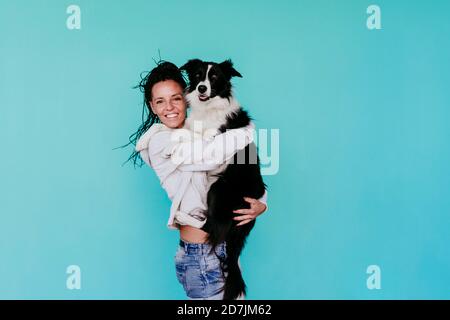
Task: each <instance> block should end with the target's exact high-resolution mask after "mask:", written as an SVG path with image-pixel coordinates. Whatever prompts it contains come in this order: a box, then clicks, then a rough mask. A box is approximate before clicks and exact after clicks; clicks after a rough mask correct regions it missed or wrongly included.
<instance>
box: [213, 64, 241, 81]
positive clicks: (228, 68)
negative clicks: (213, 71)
mask: <svg viewBox="0 0 450 320" xmlns="http://www.w3.org/2000/svg"><path fill="white" fill-rule="evenodd" d="M219 67H220V69H221V70H222V71H223V73H224V74H225V75H226V76H227V77H229V78H230V79H231V78H232V77H239V78H242V75H241V74H240V73H239V72H238V71H237V70H236V69H235V68H233V62H232V61H231V59H228V60H225V61H224V62H221V63H219Z"/></svg>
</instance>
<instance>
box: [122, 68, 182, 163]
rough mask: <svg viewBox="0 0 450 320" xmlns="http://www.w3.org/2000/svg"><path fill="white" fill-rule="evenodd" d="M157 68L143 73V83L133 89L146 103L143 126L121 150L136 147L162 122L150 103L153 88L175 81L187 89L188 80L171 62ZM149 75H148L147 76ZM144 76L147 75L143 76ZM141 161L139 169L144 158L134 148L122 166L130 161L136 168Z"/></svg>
mask: <svg viewBox="0 0 450 320" xmlns="http://www.w3.org/2000/svg"><path fill="white" fill-rule="evenodd" d="M156 64H157V66H156V67H155V68H153V70H151V71H150V72H147V71H144V72H142V73H141V81H140V82H139V84H138V85H136V86H134V87H133V89H137V88H139V90H140V91H141V92H142V93H143V94H144V101H143V103H142V114H141V119H142V124H141V125H140V126H139V128H138V129H137V131H136V132H135V133H133V134H132V135H130V136H129V137H128V140H129V142H128V143H127V144H126V145H123V146H121V147H119V148H124V147H126V146H128V145H129V144H133V146H136V143H137V141H138V140H139V138H140V137H141V136H142V135H143V134H144V133H145V132H146V131H147V130H148V129H149V128H150V127H151V126H152V125H153V124H154V123H159V122H161V121H160V120H159V118H158V116H157V115H156V114H155V113H153V111H152V108H151V107H150V101H151V100H152V88H153V86H154V85H155V84H156V83H158V82H161V81H165V80H173V81H175V82H177V83H178V84H179V85H180V86H181V88H182V89H183V91H184V90H185V89H186V86H187V84H186V80H185V79H184V76H183V74H182V73H181V71H180V69H179V68H178V67H177V66H176V65H175V64H173V63H172V62H169V61H164V60H160V61H159V62H156ZM146 73H147V74H146ZM143 74H146V75H145V76H143ZM138 159H139V160H140V163H139V167H141V166H142V165H143V163H144V161H143V160H142V158H141V157H140V156H139V152H137V151H136V150H135V149H134V148H133V152H132V154H131V155H130V157H129V158H128V160H127V161H125V162H124V163H123V164H122V166H123V165H124V164H125V163H127V162H128V161H130V160H132V161H133V165H134V167H136V162H137V160H138Z"/></svg>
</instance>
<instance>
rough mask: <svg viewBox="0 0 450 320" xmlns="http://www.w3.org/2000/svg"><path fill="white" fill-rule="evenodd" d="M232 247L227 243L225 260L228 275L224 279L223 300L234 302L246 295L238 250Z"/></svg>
mask: <svg viewBox="0 0 450 320" xmlns="http://www.w3.org/2000/svg"><path fill="white" fill-rule="evenodd" d="M235 249H236V248H234V247H233V245H230V244H229V243H227V258H226V259H225V263H226V270H227V271H228V275H227V277H226V279H225V287H224V290H225V291H224V295H223V300H235V299H236V298H238V297H239V296H240V295H245V294H246V288H247V286H246V285H245V282H244V278H243V277H242V272H241V269H240V267H239V263H238V259H239V252H237V251H240V250H235Z"/></svg>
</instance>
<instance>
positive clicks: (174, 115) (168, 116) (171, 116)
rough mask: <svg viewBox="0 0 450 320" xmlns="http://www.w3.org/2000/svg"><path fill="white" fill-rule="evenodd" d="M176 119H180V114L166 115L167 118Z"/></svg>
mask: <svg viewBox="0 0 450 320" xmlns="http://www.w3.org/2000/svg"><path fill="white" fill-rule="evenodd" d="M175 117H178V113H170V114H166V118H175Z"/></svg>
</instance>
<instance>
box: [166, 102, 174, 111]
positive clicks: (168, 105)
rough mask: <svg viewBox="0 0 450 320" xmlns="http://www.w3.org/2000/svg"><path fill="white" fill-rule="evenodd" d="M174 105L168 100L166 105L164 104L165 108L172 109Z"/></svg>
mask: <svg viewBox="0 0 450 320" xmlns="http://www.w3.org/2000/svg"><path fill="white" fill-rule="evenodd" d="M174 108H175V107H174V105H173V104H172V102H169V103H168V104H167V106H166V109H167V110H172V109H174Z"/></svg>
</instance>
